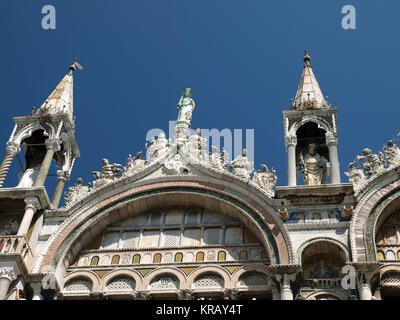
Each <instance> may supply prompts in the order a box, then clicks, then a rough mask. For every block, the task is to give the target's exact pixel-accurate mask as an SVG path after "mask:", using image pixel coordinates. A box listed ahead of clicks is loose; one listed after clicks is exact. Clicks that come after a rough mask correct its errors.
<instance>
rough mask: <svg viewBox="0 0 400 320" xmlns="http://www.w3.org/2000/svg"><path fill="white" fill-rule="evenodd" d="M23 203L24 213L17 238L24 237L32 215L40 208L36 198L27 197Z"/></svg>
mask: <svg viewBox="0 0 400 320" xmlns="http://www.w3.org/2000/svg"><path fill="white" fill-rule="evenodd" d="M24 201H25V204H26V206H25V213H24V217H23V218H22V221H21V224H20V226H19V229H18V233H17V235H18V236H26V234H27V233H28V230H29V227H30V225H31V222H32V219H33V215H34V214H35V212H36V210H37V209H39V208H40V202H39V199H38V198H37V197H27V198H25V199H24Z"/></svg>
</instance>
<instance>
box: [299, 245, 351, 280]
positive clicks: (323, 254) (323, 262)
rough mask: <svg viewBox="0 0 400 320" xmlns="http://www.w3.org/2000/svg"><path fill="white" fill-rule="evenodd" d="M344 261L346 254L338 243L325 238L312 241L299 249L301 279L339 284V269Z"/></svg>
mask: <svg viewBox="0 0 400 320" xmlns="http://www.w3.org/2000/svg"><path fill="white" fill-rule="evenodd" d="M346 261H348V254H347V252H346V251H345V250H344V249H343V247H342V246H341V245H339V244H338V243H335V242H334V241H331V240H326V239H320V240H316V241H313V242H311V243H309V244H308V245H307V246H304V247H303V249H302V251H301V264H302V269H303V279H304V280H309V281H313V282H316V283H317V282H318V281H322V283H321V284H324V285H338V286H340V283H339V279H341V278H342V273H341V270H342V267H343V266H344V265H345V264H346ZM324 281H325V282H324Z"/></svg>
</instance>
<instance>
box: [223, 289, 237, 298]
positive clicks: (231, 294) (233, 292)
mask: <svg viewBox="0 0 400 320" xmlns="http://www.w3.org/2000/svg"><path fill="white" fill-rule="evenodd" d="M239 294H240V292H239V290H238V289H224V297H225V298H229V299H230V300H237V299H238V297H239Z"/></svg>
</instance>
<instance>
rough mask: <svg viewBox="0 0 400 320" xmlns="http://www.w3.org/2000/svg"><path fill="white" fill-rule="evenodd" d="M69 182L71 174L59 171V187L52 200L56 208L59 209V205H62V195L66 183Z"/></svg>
mask: <svg viewBox="0 0 400 320" xmlns="http://www.w3.org/2000/svg"><path fill="white" fill-rule="evenodd" d="M68 180H69V173H68V172H66V171H62V170H58V171H57V187H56V191H55V192H54V195H53V199H52V200H51V204H52V205H53V207H54V208H58V204H59V203H60V200H61V196H62V193H63V191H64V186H65V183H66V182H67V181H68Z"/></svg>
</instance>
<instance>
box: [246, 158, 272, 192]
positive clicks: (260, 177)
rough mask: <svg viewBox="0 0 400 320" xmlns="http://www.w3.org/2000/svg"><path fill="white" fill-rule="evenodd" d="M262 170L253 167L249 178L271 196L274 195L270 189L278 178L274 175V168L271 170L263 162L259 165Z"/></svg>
mask: <svg viewBox="0 0 400 320" xmlns="http://www.w3.org/2000/svg"><path fill="white" fill-rule="evenodd" d="M261 167H262V171H260V170H257V171H256V170H254V169H253V179H252V180H251V181H252V182H253V183H254V184H255V185H256V186H258V187H260V188H261V189H264V190H265V191H267V192H268V193H269V194H270V195H271V196H273V195H274V192H273V191H272V189H273V188H275V186H276V181H277V180H278V178H277V176H276V171H275V170H274V168H272V169H271V171H269V170H268V167H267V166H266V165H265V164H262V165H261Z"/></svg>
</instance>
